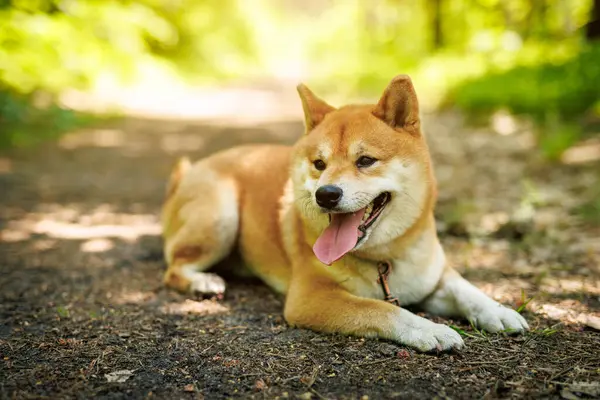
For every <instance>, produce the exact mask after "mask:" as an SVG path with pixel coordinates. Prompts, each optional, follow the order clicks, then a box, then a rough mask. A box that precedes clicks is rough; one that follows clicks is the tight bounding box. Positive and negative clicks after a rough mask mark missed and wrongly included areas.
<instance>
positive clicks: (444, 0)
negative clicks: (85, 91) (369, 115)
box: [0, 0, 600, 158]
mask: <svg viewBox="0 0 600 400" xmlns="http://www.w3.org/2000/svg"><path fill="white" fill-rule="evenodd" d="M438 5H439V8H438ZM591 7H592V1H591V0H582V1H578V2H568V1H551V0H507V1H498V0H485V1H482V0H481V1H473V0H435V1H434V0H418V1H411V2H408V1H407V2H398V1H395V0H382V1H378V2H374V3H373V4H371V3H370V2H364V1H347V0H330V1H328V2H305V1H302V0H290V1H285V2H280V1H276V0H252V1H246V0H139V1H132V0H120V1H117V0H88V1H76V0H0V97H1V101H2V111H0V130H2V132H3V133H2V134H3V135H4V136H6V135H7V134H6V132H7V130H8V131H10V132H11V133H9V134H8V135H9V136H11V139H8V140H7V139H6V138H3V139H0V140H3V141H4V142H5V143H8V142H10V143H12V142H13V141H14V140H17V141H19V140H20V139H17V138H18V137H19V136H22V135H29V134H30V133H25V132H20V133H19V132H17V131H19V129H17V128H15V127H16V126H17V125H15V124H19V123H30V122H31V121H29V119H31V118H33V119H35V118H38V117H36V115H40V114H39V113H40V112H42V114H43V113H46V115H45V117H44V118H49V119H48V120H47V121H49V122H51V121H52V120H56V125H57V126H59V127H60V128H61V129H65V127H66V126H67V125H69V124H67V123H66V122H64V121H66V120H69V118H71V117H70V116H69V115H72V114H69V113H63V112H61V111H59V110H57V109H55V108H46V109H45V110H44V111H42V110H41V109H40V108H39V107H34V106H33V103H32V100H34V99H35V98H37V97H38V95H39V94H40V93H49V94H58V93H60V92H62V91H63V90H64V89H66V88H85V87H86V86H88V85H90V84H93V83H95V82H98V81H100V80H102V79H104V78H106V77H109V78H111V79H112V78H114V77H119V78H121V79H124V80H126V79H128V78H134V77H136V76H137V75H138V73H139V72H140V71H144V70H156V69H159V70H161V71H163V70H167V72H168V73H172V72H176V73H177V74H179V75H183V76H185V77H187V78H190V77H193V79H194V80H195V81H215V80H224V79H232V78H239V77H248V76H256V75H262V76H268V77H271V78H273V77H284V78H288V79H300V76H303V75H304V74H308V75H310V80H311V82H310V83H311V85H313V86H315V89H316V90H318V91H319V92H323V94H326V92H331V93H335V94H336V95H337V96H339V97H346V96H348V95H355V94H357V93H361V94H368V95H374V94H375V93H379V92H380V91H381V88H382V87H383V86H384V85H385V84H386V83H387V82H388V81H389V79H390V77H391V76H394V75H396V74H398V73H410V74H411V75H412V76H413V79H414V81H415V83H416V85H417V89H418V91H419V93H420V95H421V98H422V100H423V103H427V104H430V105H435V104H436V103H439V100H440V99H442V98H443V97H444V96H443V95H444V93H446V92H448V91H450V96H448V97H447V101H448V102H450V103H452V104H456V105H458V106H459V107H461V108H462V109H464V110H467V111H468V112H472V113H479V112H488V111H491V110H494V109H496V108H499V107H503V108H507V109H509V110H512V111H514V112H516V113H529V114H532V115H534V117H535V118H536V119H537V120H538V121H541V122H540V124H542V125H544V126H545V124H548V126H546V128H548V127H550V128H552V129H545V131H546V133H545V134H544V135H543V138H544V141H541V142H540V143H541V147H542V149H543V151H544V152H545V153H546V154H547V155H548V157H550V158H555V157H556V155H557V154H559V153H560V152H562V149H563V148H564V147H565V146H568V145H570V143H572V142H573V141H575V140H577V138H578V137H579V133H578V132H576V129H575V126H574V124H573V123H571V122H568V123H567V122H565V120H567V119H568V118H572V117H574V116H577V115H580V114H581V113H583V112H584V111H585V110H586V109H587V108H589V106H590V104H592V103H594V102H595V103H596V104H598V93H597V92H598V91H597V90H596V91H594V88H597V87H598V81H599V77H598V76H599V74H600V72H599V69H598V68H595V65H597V63H598V62H597V60H598V49H597V47H589V48H585V47H584V46H582V29H580V28H581V27H583V26H584V24H585V23H586V22H587V21H588V20H589V15H590V8H591ZM146 67H149V68H146ZM155 67H156V68H155ZM340 82H344V84H343V85H340V84H339V83H340ZM465 82H466V83H465ZM15 96H16V97H15ZM9 97H11V98H10V99H9ZM12 97H14V98H12ZM27 108H33V109H35V110H31V111H26V109H27ZM551 118H556V121H558V122H557V123H554V122H553V121H551V120H550V119H551ZM19 121H20V122H19ZM548 121H550V122H548ZM15 129H17V131H15ZM34 131H36V130H34ZM15 132H16V133H15ZM40 134H41V133H40Z"/></svg>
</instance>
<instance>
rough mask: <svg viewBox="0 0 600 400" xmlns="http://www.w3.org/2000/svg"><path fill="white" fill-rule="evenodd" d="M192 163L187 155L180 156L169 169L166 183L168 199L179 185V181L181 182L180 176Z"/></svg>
mask: <svg viewBox="0 0 600 400" xmlns="http://www.w3.org/2000/svg"><path fill="white" fill-rule="evenodd" d="M191 166H192V163H191V162H190V159H189V158H187V157H181V158H180V159H179V160H177V163H176V164H175V166H174V167H173V170H172V171H171V176H170V177H169V183H168V184H167V199H169V198H170V197H171V196H172V195H173V194H174V193H175V191H176V190H177V188H178V187H179V182H181V178H183V175H185V173H186V172H187V171H188V170H189V169H190V168H191Z"/></svg>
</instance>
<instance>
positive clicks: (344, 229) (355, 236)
mask: <svg viewBox="0 0 600 400" xmlns="http://www.w3.org/2000/svg"><path fill="white" fill-rule="evenodd" d="M391 197H392V196H391V194H390V193H388V192H384V193H381V194H380V195H379V196H377V197H376V198H375V199H374V200H373V201H372V202H371V203H369V205H367V206H366V207H365V208H361V209H360V210H357V211H354V212H351V213H332V214H329V226H328V227H327V228H325V230H324V231H323V233H321V235H320V236H319V237H318V239H317V241H316V242H315V244H314V246H313V251H314V253H315V255H316V256H317V258H318V259H319V260H320V261H321V262H322V263H324V264H327V265H331V264H332V263H333V262H335V261H337V260H339V259H340V258H342V257H343V256H344V254H346V253H348V252H349V251H351V250H352V249H354V248H355V247H356V246H357V245H358V244H359V243H360V242H361V241H362V240H364V239H365V238H366V237H367V233H368V230H369V228H370V227H371V226H372V225H373V224H374V223H375V221H377V219H378V218H379V216H380V215H381V212H382V211H383V210H384V208H385V206H386V205H387V204H388V203H389V201H390V199H391Z"/></svg>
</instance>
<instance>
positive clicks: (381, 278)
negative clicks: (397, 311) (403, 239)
mask: <svg viewBox="0 0 600 400" xmlns="http://www.w3.org/2000/svg"><path fill="white" fill-rule="evenodd" d="M390 272H392V263H391V262H390V261H387V260H386V261H379V262H378V263H377V274H378V277H377V283H379V284H380V285H381V290H383V296H384V300H385V301H387V302H388V303H390V304H394V305H396V306H398V307H400V301H399V300H398V298H397V297H393V296H392V292H391V291H390V286H389V285H388V278H389V275H390Z"/></svg>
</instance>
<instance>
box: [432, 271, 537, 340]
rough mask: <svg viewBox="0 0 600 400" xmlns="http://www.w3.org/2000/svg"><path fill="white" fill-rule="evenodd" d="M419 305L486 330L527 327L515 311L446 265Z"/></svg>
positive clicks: (518, 330) (510, 330) (507, 330)
mask: <svg viewBox="0 0 600 400" xmlns="http://www.w3.org/2000/svg"><path fill="white" fill-rule="evenodd" d="M422 306H423V308H424V309H425V310H426V311H427V312H430V313H432V314H437V315H444V316H460V317H465V318H467V319H468V320H469V321H470V322H472V323H473V324H475V325H476V326H478V327H479V328H481V329H484V330H486V331H488V332H501V331H505V332H523V331H524V330H527V329H529V325H527V321H525V318H523V317H522V316H521V315H520V314H519V313H517V312H516V311H514V310H511V309H510V308H507V307H504V306H503V305H502V304H500V303H498V302H496V301H494V300H492V299H490V298H489V297H488V296H486V295H485V294H484V293H483V292H482V291H480V290H479V289H478V288H476V287H475V286H473V285H472V284H471V283H469V282H468V281H467V280H466V279H464V278H463V277H462V276H460V274H459V273H458V272H456V271H455V270H453V269H452V268H450V267H446V270H445V271H444V274H443V275H442V278H441V280H440V283H439V285H438V288H437V290H436V291H435V292H434V293H433V294H432V295H431V296H430V297H429V298H428V299H427V300H426V301H425V302H424V303H423V304H422Z"/></svg>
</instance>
